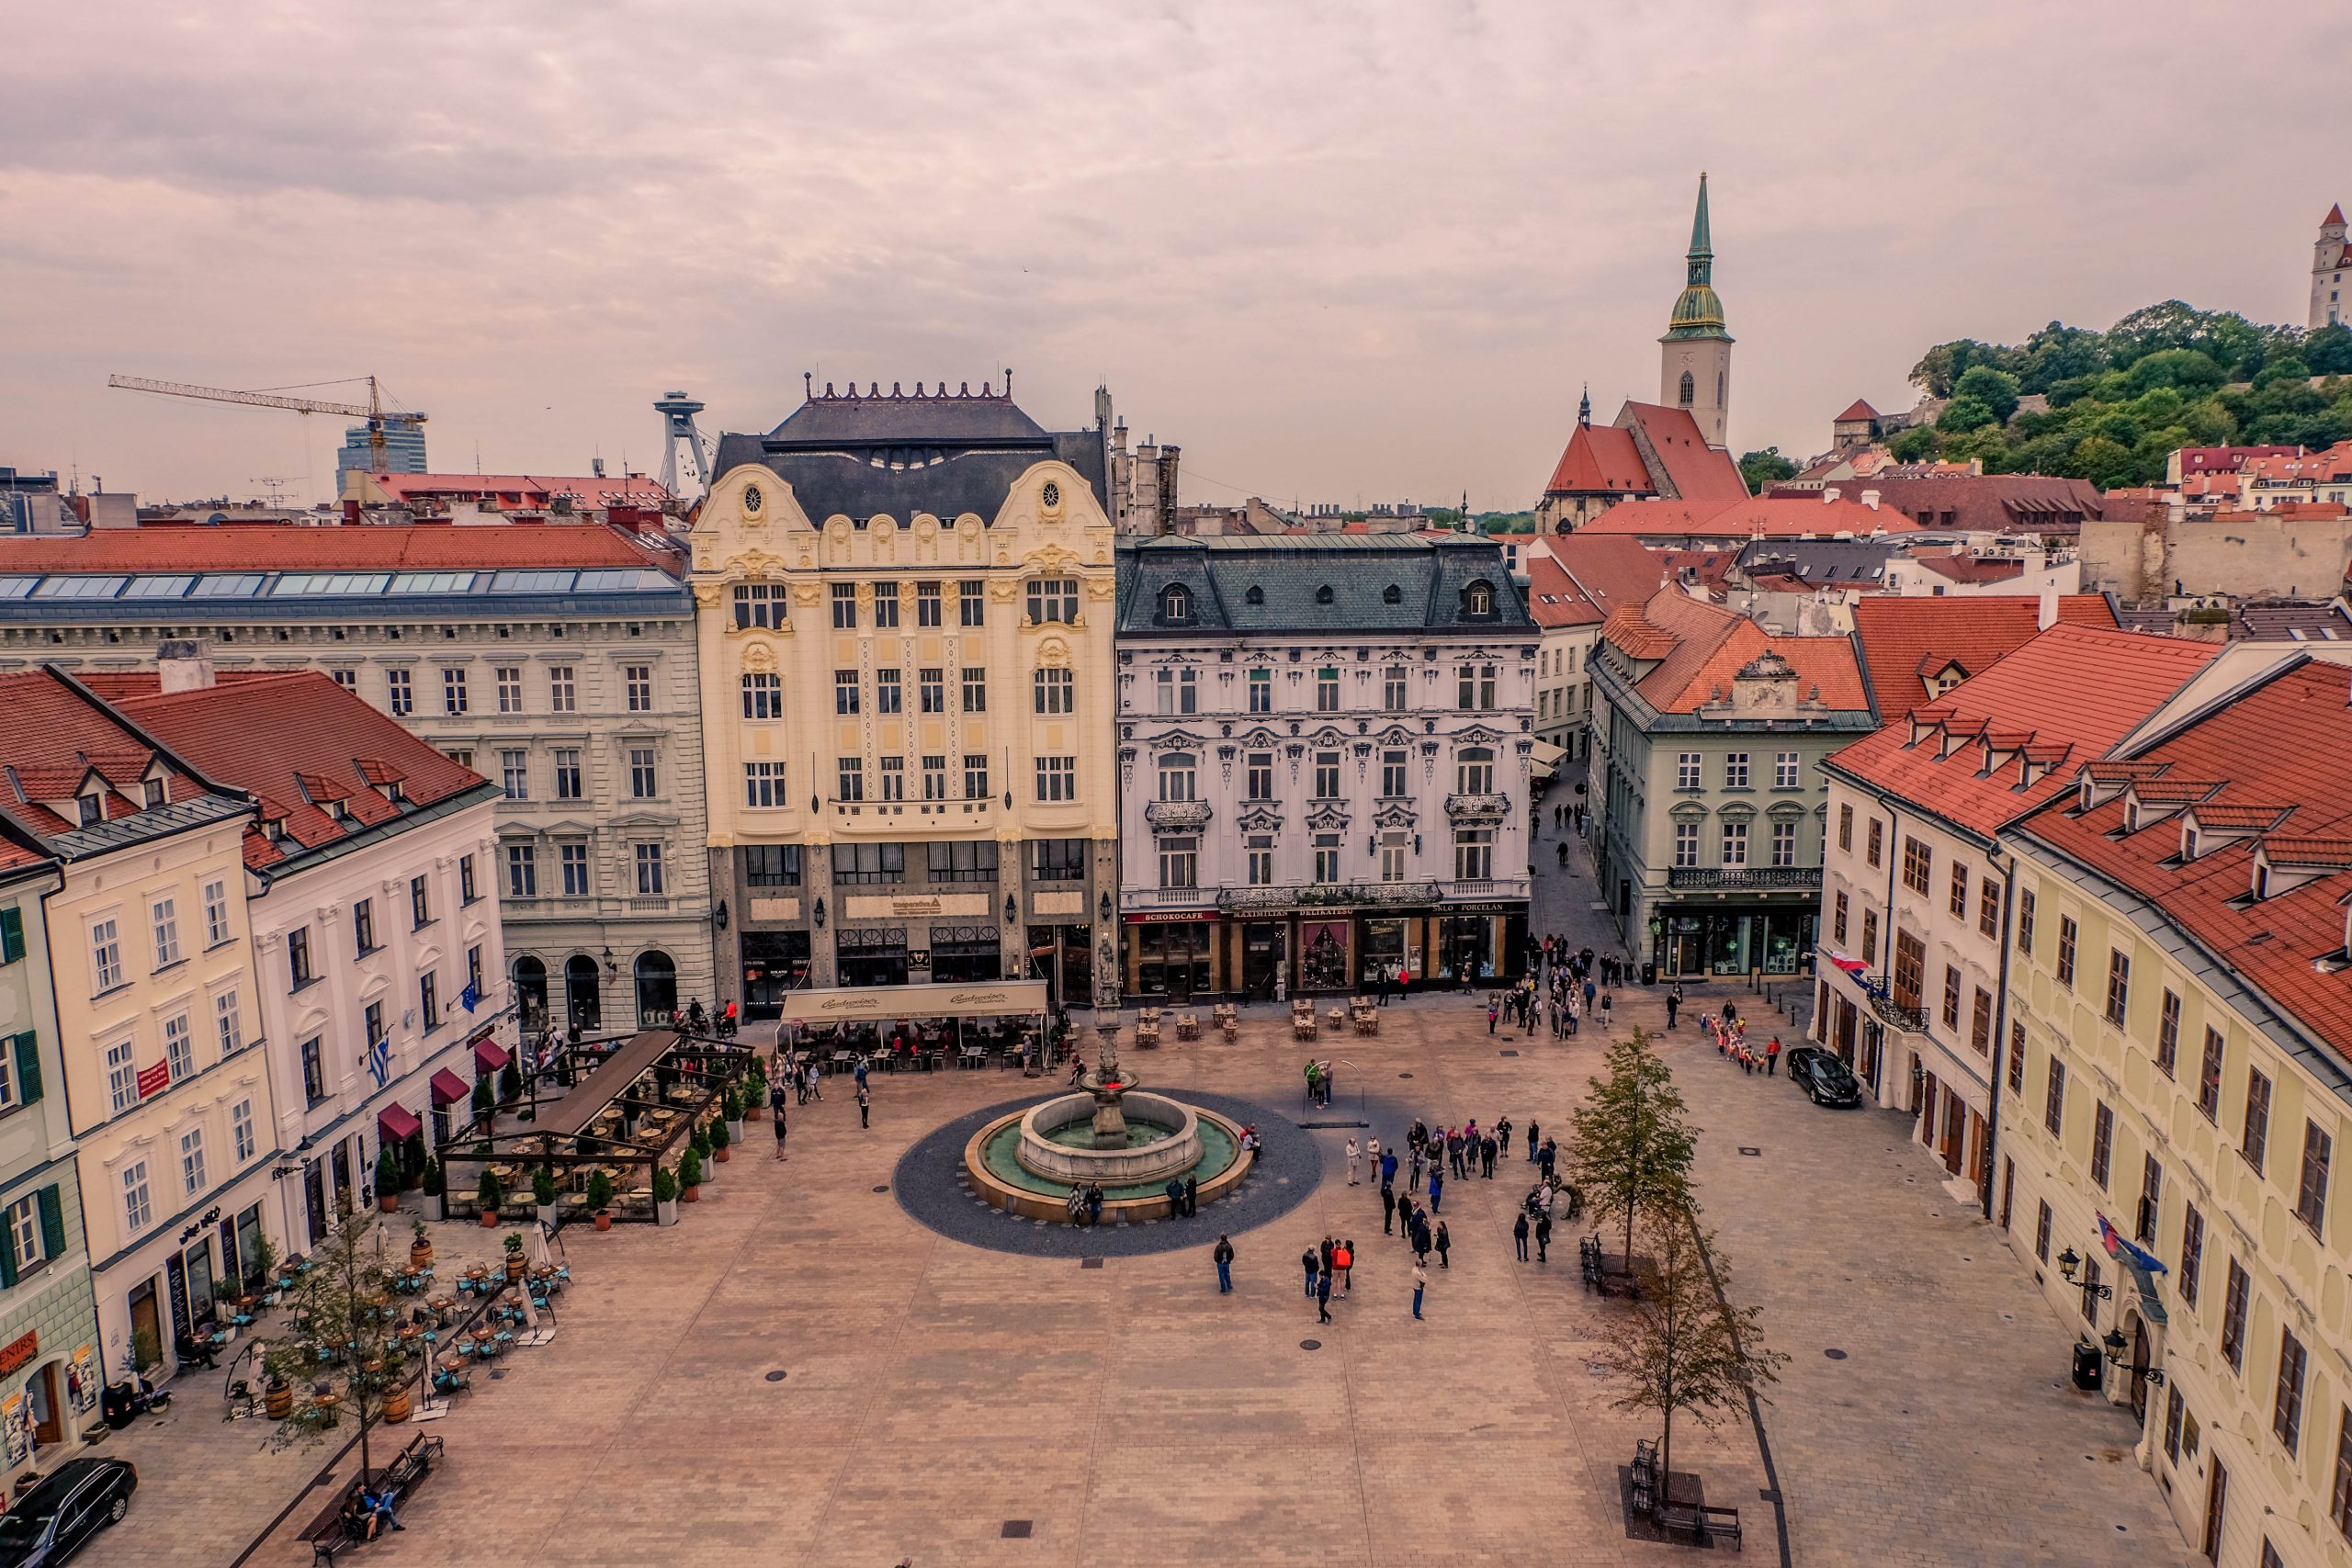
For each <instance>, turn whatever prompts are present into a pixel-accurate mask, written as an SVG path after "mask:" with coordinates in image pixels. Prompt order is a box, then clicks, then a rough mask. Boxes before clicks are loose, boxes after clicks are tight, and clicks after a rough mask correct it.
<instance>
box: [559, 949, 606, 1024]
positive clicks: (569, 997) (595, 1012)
mask: <svg viewBox="0 0 2352 1568" xmlns="http://www.w3.org/2000/svg"><path fill="white" fill-rule="evenodd" d="M600 985H601V979H600V976H598V974H597V971H596V961H595V960H594V959H593V958H591V957H589V956H588V955H587V954H586V953H573V954H572V955H571V957H570V958H568V959H566V960H564V964H563V1012H564V1017H565V1019H566V1020H567V1021H570V1023H571V1026H572V1027H573V1028H575V1029H580V1030H587V1031H593V1030H596V1029H601V1028H603V1027H604V1019H605V1010H604V1003H603V1001H602V999H601V996H600V991H599V987H600Z"/></svg>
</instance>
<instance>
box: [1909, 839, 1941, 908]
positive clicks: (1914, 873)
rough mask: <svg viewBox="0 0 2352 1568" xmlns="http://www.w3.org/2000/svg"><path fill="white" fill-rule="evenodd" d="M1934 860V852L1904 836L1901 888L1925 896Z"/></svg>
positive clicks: (1915, 840) (1921, 843)
mask: <svg viewBox="0 0 2352 1568" xmlns="http://www.w3.org/2000/svg"><path fill="white" fill-rule="evenodd" d="M1935 859H1936V855H1935V852H1934V851H1933V850H1930V849H1929V848H1928V846H1927V844H1926V843H1924V842H1923V841H1921V840H1917V839H1914V838H1911V837H1909V836H1908V835H1905V838H1904V840H1903V886H1905V887H1908V888H1909V889H1911V891H1912V892H1914V893H1918V894H1925V893H1926V892H1927V891H1928V874H1929V872H1930V871H1932V870H1933V869H1934V866H1935Z"/></svg>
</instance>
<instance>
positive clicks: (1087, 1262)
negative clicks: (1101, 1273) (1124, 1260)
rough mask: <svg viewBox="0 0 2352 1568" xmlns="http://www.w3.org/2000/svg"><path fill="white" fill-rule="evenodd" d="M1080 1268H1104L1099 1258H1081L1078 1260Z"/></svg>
mask: <svg viewBox="0 0 2352 1568" xmlns="http://www.w3.org/2000/svg"><path fill="white" fill-rule="evenodd" d="M1078 1266H1079V1267H1080V1269H1100V1268H1102V1267H1103V1260H1102V1259H1101V1258H1080V1259H1079V1260H1078Z"/></svg>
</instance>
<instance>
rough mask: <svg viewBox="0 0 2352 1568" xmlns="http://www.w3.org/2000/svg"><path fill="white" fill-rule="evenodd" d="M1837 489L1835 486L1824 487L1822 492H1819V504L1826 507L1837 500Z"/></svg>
mask: <svg viewBox="0 0 2352 1568" xmlns="http://www.w3.org/2000/svg"><path fill="white" fill-rule="evenodd" d="M1837 499H1838V487H1837V486H1836V485H1825V486H1824V487H1822V491H1821V503H1822V504H1823V505H1824V506H1826V505H1828V504H1830V503H1831V502H1834V501H1836V500H1837Z"/></svg>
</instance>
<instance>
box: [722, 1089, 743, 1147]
mask: <svg viewBox="0 0 2352 1568" xmlns="http://www.w3.org/2000/svg"><path fill="white" fill-rule="evenodd" d="M743 1109H744V1107H743V1091H742V1090H741V1089H729V1090H728V1091H727V1103H726V1122H727V1141H728V1142H729V1143H730V1144H740V1143H741V1142H742V1141H743Z"/></svg>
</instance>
